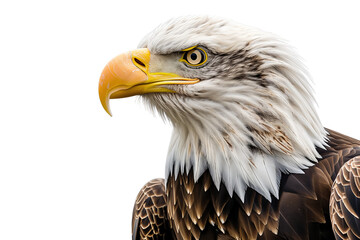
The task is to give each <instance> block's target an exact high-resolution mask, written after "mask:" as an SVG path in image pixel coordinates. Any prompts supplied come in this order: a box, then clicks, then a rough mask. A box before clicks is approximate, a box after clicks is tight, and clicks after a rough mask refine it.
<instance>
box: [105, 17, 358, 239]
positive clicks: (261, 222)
mask: <svg viewBox="0 0 360 240" xmlns="http://www.w3.org/2000/svg"><path fill="white" fill-rule="evenodd" d="M139 47H140V49H138V50H134V51H131V52H129V53H126V54H122V55H119V56H118V57H116V58H114V59H113V60H112V61H111V62H110V63H109V64H108V65H107V66H106V67H105V69H104V71H103V73H102V75H101V78H100V83H99V95H100V100H101V103H102V105H103V106H104V108H105V110H106V111H107V112H108V113H110V110H109V99H110V98H120V97H128V96H132V95H138V94H141V95H142V98H143V99H144V102H145V103H146V104H148V105H149V106H150V107H151V108H154V109H155V110H156V111H158V112H159V113H160V115H161V116H163V117H164V118H167V119H169V120H170V121H171V123H172V124H173V126H174V131H173V135H172V139H171V142H170V147H169V153H168V158H167V161H166V175H165V179H154V180H151V181H150V182H148V183H147V184H146V185H145V186H144V187H143V188H142V189H141V191H140V192H139V194H138V196H137V199H136V202H135V206H134V210H133V220H132V232H133V239H134V240H138V239H145V240H146V239H178V240H179V239H184V240H190V239H196V240H199V239H209V240H211V239H214V240H216V239H219V240H221V239H223V240H225V239H239V240H245V239H246V240H253V239H264V240H272V239H294V240H314V239H324V240H325V239H360V219H359V217H360V199H359V198H360V190H359V189H360V141H358V140H356V139H353V138H350V137H347V136H345V135H342V134H340V133H337V132H335V131H332V130H330V129H325V128H324V127H323V126H322V124H321V122H320V120H319V118H318V115H317V112H316V110H315V107H314V97H313V93H312V88H311V86H310V84H309V82H310V77H309V74H308V73H307V71H306V68H305V67H304V66H303V65H302V63H301V61H300V60H299V57H298V56H297V55H296V54H295V52H294V51H293V49H292V48H291V47H289V46H288V44H287V43H286V42H285V41H283V40H281V39H279V38H278V37H277V36H274V35H272V34H270V33H265V32H263V31H260V30H258V29H255V28H251V27H248V26H244V25H240V24H238V23H235V22H232V21H229V20H225V19H221V18H214V17H208V16H200V17H198V16H195V17H194V16H186V17H179V18H175V19H172V20H170V21H168V22H165V23H164V24H162V25H160V26H159V27H158V28H156V29H155V30H154V31H152V32H151V33H149V34H148V35H147V36H145V38H144V39H143V40H142V41H141V43H140V44H139Z"/></svg>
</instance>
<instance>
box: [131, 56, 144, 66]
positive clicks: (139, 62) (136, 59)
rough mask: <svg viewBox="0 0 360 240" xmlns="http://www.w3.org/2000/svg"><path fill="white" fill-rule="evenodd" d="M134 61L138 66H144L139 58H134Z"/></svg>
mask: <svg viewBox="0 0 360 240" xmlns="http://www.w3.org/2000/svg"><path fill="white" fill-rule="evenodd" d="M134 61H135V62H136V63H137V64H139V65H140V66H142V67H144V68H145V63H143V62H142V61H141V60H140V59H138V58H134Z"/></svg>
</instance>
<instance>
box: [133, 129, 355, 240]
mask: <svg viewBox="0 0 360 240" xmlns="http://www.w3.org/2000/svg"><path fill="white" fill-rule="evenodd" d="M328 131H329V133H330V134H329V136H328V137H329V142H328V145H329V146H328V147H327V149H325V150H323V149H318V152H319V153H320V155H321V156H322V159H321V160H319V162H318V163H317V164H315V165H314V166H313V167H310V168H309V169H307V170H305V171H304V172H305V174H289V175H285V174H283V176H282V180H281V184H280V196H279V199H276V198H275V197H273V198H272V201H271V202H269V201H268V200H266V199H265V198H264V197H263V196H261V195H260V194H258V193H257V192H256V191H254V190H253V189H250V188H249V189H248V190H247V192H246V195H245V201H244V203H243V202H242V201H241V200H240V199H239V197H238V196H237V195H236V194H234V195H233V196H232V197H230V195H229V194H228V192H227V190H226V187H225V186H224V185H223V184H221V186H220V188H219V190H218V189H217V188H216V187H215V185H214V184H213V182H212V179H211V176H210V173H209V171H206V172H205V173H204V174H203V175H202V176H201V177H200V179H199V180H198V181H197V182H196V183H195V182H194V178H193V173H192V171H190V172H189V174H188V175H187V174H182V175H181V174H179V176H178V177H177V178H176V179H175V178H174V177H173V176H169V178H168V182H167V186H166V190H165V186H164V183H163V180H155V181H154V180H153V181H151V182H149V183H148V184H147V185H145V186H144V188H143V189H142V190H141V191H140V193H139V195H138V198H137V201H136V203H135V207H134V213H133V222H132V227H133V239H178V240H180V239H184V240H189V239H201V240H202V239H208V240H211V239H214V240H216V239H219V240H226V239H241V240H253V239H262V240H274V239H293V240H325V239H326V240H330V239H335V236H336V239H359V231H360V222H359V218H358V217H359V215H360V199H359V198H360V191H359V189H360V157H357V158H356V156H360V141H358V140H355V139H353V138H350V137H347V136H344V135H342V134H340V133H337V132H334V131H331V130H328ZM349 160H350V161H349ZM338 173H339V174H338ZM334 181H335V183H334ZM330 195H331V197H330ZM149 199H151V200H149ZM154 199H156V200H154ZM330 199H331V200H330ZM329 204H330V211H329ZM330 220H331V221H330ZM332 227H333V228H334V230H333V229H332ZM171 229H172V230H171ZM333 231H334V232H333ZM334 234H335V235H334Z"/></svg>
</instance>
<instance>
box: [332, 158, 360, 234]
mask: <svg viewBox="0 0 360 240" xmlns="http://www.w3.org/2000/svg"><path fill="white" fill-rule="evenodd" d="M330 217H331V223H332V227H333V231H334V234H335V236H336V238H337V239H343V240H345V239H360V157H355V158H353V159H351V160H350V161H348V162H347V163H345V164H344V166H342V168H341V169H340V171H339V173H338V175H337V177H336V178H335V181H334V185H333V189H332V192H331V196H330Z"/></svg>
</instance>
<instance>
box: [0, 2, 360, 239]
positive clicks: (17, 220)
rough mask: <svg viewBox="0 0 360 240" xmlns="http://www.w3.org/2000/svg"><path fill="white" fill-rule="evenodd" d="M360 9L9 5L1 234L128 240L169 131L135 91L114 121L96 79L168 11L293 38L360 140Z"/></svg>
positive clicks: (160, 169) (4, 15)
mask: <svg viewBox="0 0 360 240" xmlns="http://www.w3.org/2000/svg"><path fill="white" fill-rule="evenodd" d="M10 2H11V3H10ZM340 2H341V4H339V3H340ZM359 5H360V4H359V1H358V0H354V1H337V3H335V2H333V1H305V0H301V1H296V2H295V1H267V0H264V1H250V0H248V1H238V0H234V1H225V0H221V1H216V2H215V1H214V2H209V1H202V2H200V1H199V2H198V1H194V0H191V1H184V0H181V1H173V2H171V1H140V0H132V1H130V0H129V1H122V0H117V1H97V2H95V1H57V2H55V1H36V0H32V1H7V3H6V2H5V1H2V2H1V3H0V31H1V32H0V81H1V86H0V105H1V108H0V114H1V117H0V140H1V144H0V239H1V240H8V239H22V240H23V239H37V240H40V239H46V240H48V239H51V240H52V239H67V240H70V239H74V240H75V239H76V240H78V239H87V240H88V239H106V240H111V239H130V232H131V229H130V224H131V213H132V207H133V203H134V199H135V197H136V195H137V192H138V191H139V189H140V188H141V187H142V185H143V184H144V183H145V182H147V181H148V180H150V179H152V178H156V177H164V165H165V157H166V152H167V147H168V141H169V138H170V133H171V127H170V125H169V124H165V123H163V122H162V120H161V119H160V118H159V117H156V116H153V114H151V113H150V112H149V111H147V110H146V109H145V108H144V107H143V106H142V105H141V103H140V101H136V98H128V99H120V100H113V101H112V102H111V108H112V112H113V114H114V117H112V118H111V117H109V116H108V115H107V114H106V113H105V111H104V110H103V109H102V107H101V104H100V101H99V99H98V92H97V91H98V90H97V87H98V79H99V76H100V73H101V71H102V69H103V67H104V66H105V64H106V63H107V62H108V61H109V60H110V59H111V58H112V57H114V56H115V55H117V54H119V53H121V52H125V51H128V50H131V49H134V48H136V46H137V43H138V42H139V41H140V39H141V38H142V36H143V35H144V34H146V33H147V32H149V31H151V30H152V29H153V28H154V27H156V26H157V25H158V24H159V23H161V22H162V21H164V20H167V19H168V18H170V17H172V16H178V15H184V14H215V15H219V16H225V17H229V18H232V19H235V20H237V21H239V22H242V23H245V24H248V25H253V26H257V27H259V28H262V29H264V30H267V31H271V32H274V33H276V34H278V35H280V36H282V37H284V38H285V39H288V40H289V41H290V42H291V44H292V45H294V46H295V47H296V48H297V49H298V52H299V53H300V55H302V57H303V58H304V59H305V62H306V64H307V66H308V67H309V69H310V71H311V73H312V75H313V78H314V81H315V90H316V92H317V100H318V104H319V113H320V116H321V119H322V122H323V124H324V125H325V126H327V127H330V128H332V129H335V130H337V131H340V132H342V133H345V134H348V135H350V136H353V137H355V138H358V139H360V127H359V88H360V84H359V82H360V74H359V68H360V59H359V58H360V46H359V44H360V30H359V29H360V27H359V25H360V14H359V9H360V6H359Z"/></svg>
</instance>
